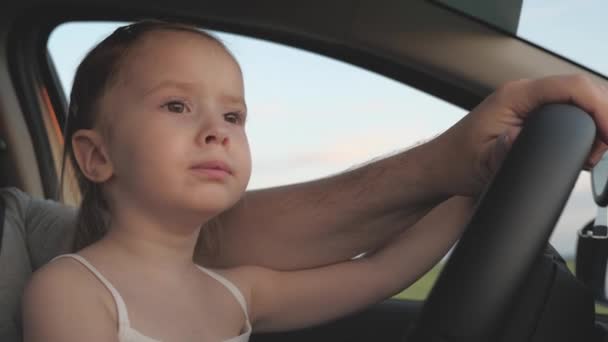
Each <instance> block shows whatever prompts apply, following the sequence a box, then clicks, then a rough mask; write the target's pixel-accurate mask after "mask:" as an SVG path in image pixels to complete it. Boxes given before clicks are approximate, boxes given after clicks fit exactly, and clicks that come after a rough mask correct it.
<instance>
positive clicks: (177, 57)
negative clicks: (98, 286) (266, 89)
mask: <svg viewBox="0 0 608 342" xmlns="http://www.w3.org/2000/svg"><path fill="white" fill-rule="evenodd" d="M99 114H100V116H99V118H100V120H99V125H98V127H99V130H98V131H99V132H100V133H101V134H100V135H101V136H102V137H103V139H102V141H103V145H104V146H105V148H106V153H107V156H108V159H109V161H108V162H109V163H111V167H112V175H111V176H110V177H109V178H108V180H107V181H106V182H105V184H104V189H105V192H106V196H109V197H108V198H109V199H110V203H116V204H117V205H128V206H133V205H136V206H140V207H141V206H145V207H146V208H147V210H153V211H152V212H153V213H161V212H162V211H167V210H169V211H172V212H176V211H177V212H180V214H184V215H189V214H193V213H194V214H195V215H201V214H202V215H204V217H208V216H209V215H215V214H217V213H219V212H221V211H223V210H225V209H227V208H229V207H230V206H232V205H233V204H235V203H236V202H237V201H238V199H239V198H240V197H241V195H242V194H243V192H244V191H245V188H246V185H247V182H248V181H249V176H250V173H251V158H250V152H249V145H248V142H247V136H246V134H245V126H244V124H245V116H246V107H245V98H244V89H243V79H242V75H241V71H240V68H239V66H238V64H237V63H236V61H235V60H234V59H233V58H232V57H231V56H230V55H229V54H228V52H226V51H225V50H224V48H223V47H221V46H220V45H219V44H218V43H217V42H214V41H212V40H209V39H206V38H204V37H201V36H199V35H197V34H195V33H191V32H179V31H158V32H151V33H148V34H146V36H145V37H143V39H142V40H141V41H140V42H138V43H137V45H136V46H135V47H134V48H133V49H132V50H130V52H129V53H128V55H127V56H126V58H125V59H124V60H123V63H122V64H121V65H120V67H119V70H118V74H117V75H116V77H115V78H114V80H113V81H112V82H111V85H110V86H109V87H108V90H107V91H106V93H105V94H104V96H103V97H102V98H101V99H100V102H99Z"/></svg>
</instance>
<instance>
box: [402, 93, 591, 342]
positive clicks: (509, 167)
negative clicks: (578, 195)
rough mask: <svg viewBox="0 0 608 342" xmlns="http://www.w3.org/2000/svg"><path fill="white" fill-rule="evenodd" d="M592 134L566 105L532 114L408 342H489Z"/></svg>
mask: <svg viewBox="0 0 608 342" xmlns="http://www.w3.org/2000/svg"><path fill="white" fill-rule="evenodd" d="M595 133H596V132H595V124H594V122H593V120H592V119H591V117H590V116H589V115H588V114H586V113H585V112H584V111H582V110H581V109H579V108H577V107H574V106H572V105H564V104H553V105H546V106H544V107H541V108H539V109H537V110H535V112H534V113H531V114H530V116H529V118H528V119H527V120H526V123H525V126H524V128H523V129H522V131H521V133H520V134H519V136H518V138H517V139H516V141H515V142H514V143H513V146H512V148H511V151H510V152H509V154H508V155H507V157H506V158H505V161H504V162H503V164H502V166H501V168H500V170H498V172H497V173H496V175H495V177H494V179H493V180H492V181H491V182H490V184H489V185H488V187H487V188H486V191H485V192H484V194H483V195H482V196H481V198H480V200H479V202H478V204H477V208H476V211H475V213H474V214H473V216H472V218H471V220H470V221H469V224H468V226H467V228H466V229H465V231H464V233H463V234H462V237H461V239H460V241H459V242H458V245H457V246H456V247H455V248H454V250H453V253H452V255H451V257H450V259H449V260H448V262H447V263H446V265H445V266H444V268H443V270H442V272H441V274H440V276H439V278H438V279H437V281H436V283H435V285H434V286H433V289H432V290H431V293H430V294H429V296H428V298H427V300H426V302H425V303H424V305H423V308H422V311H421V313H420V315H419V317H418V319H417V321H416V322H415V324H414V326H413V329H412V330H411V333H410V334H409V336H408V339H407V341H414V342H422V341H437V342H438V341H442V342H448V341H468V342H475V341H479V342H481V341H491V340H493V337H494V335H495V334H496V333H497V332H498V331H499V329H500V322H501V320H502V319H503V318H504V316H505V314H506V313H507V311H508V309H509V308H510V305H509V304H510V303H512V302H513V301H514V300H515V298H516V294H517V291H518V289H519V287H520V286H521V285H522V284H523V282H524V280H525V278H526V277H527V275H528V273H529V272H530V270H531V269H532V266H533V264H534V261H535V260H537V258H538V257H539V256H540V255H541V253H542V251H543V249H544V247H545V246H546V243H547V241H548V239H549V237H550V235H551V232H552V231H553V228H554V226H555V223H556V222H557V219H558V218H559V214H560V213H561V211H562V209H563V207H564V205H565V203H566V201H567V199H568V196H569V194H570V192H571V190H572V188H573V187H574V184H575V182H576V179H577V176H578V174H579V172H580V171H581V169H582V167H583V164H584V162H585V160H586V158H587V156H588V155H589V152H590V150H591V147H592V144H593V141H594V139H595ZM471 265H476V266H474V267H471Z"/></svg>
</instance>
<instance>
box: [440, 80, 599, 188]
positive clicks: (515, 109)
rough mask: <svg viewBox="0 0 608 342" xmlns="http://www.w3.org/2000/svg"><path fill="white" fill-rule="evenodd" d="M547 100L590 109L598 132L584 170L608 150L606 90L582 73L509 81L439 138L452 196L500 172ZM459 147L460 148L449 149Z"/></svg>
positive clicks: (484, 182)
mask: <svg viewBox="0 0 608 342" xmlns="http://www.w3.org/2000/svg"><path fill="white" fill-rule="evenodd" d="M549 103H569V104H575V105H577V106H579V107H580V108H581V109H583V110H585V111H586V112H587V113H589V114H590V115H591V116H592V117H593V119H594V121H595V123H596V126H597V129H598V135H597V139H596V141H595V143H594V146H593V149H592V151H591V153H590V155H589V157H588V160H587V163H586V166H585V168H586V169H589V168H591V167H592V166H593V165H595V163H597V161H598V160H599V159H600V158H601V156H602V154H603V152H604V151H606V149H608V145H607V143H608V90H607V89H606V87H605V86H604V85H600V84H597V83H595V82H593V81H591V79H589V78H587V77H584V76H581V75H562V76H551V77H546V78H541V79H535V80H527V79H524V80H518V81H513V82H509V83H506V84H505V85H503V86H502V87H500V88H499V89H498V90H496V91H495V92H494V93H493V94H491V95H490V96H488V97H487V98H486V99H485V100H484V101H483V102H481V103H480V104H479V105H478V106H477V107H476V108H474V109H473V111H471V112H470V113H469V114H468V115H466V116H465V117H464V118H463V119H462V120H461V121H459V122H458V123H457V124H456V125H454V126H453V127H452V128H450V129H449V130H448V131H446V132H445V133H444V134H442V135H441V136H440V137H438V139H437V140H438V141H441V142H442V144H441V143H440V145H442V146H444V152H443V154H444V155H445V156H446V158H447V159H448V160H447V162H448V163H449V164H446V165H449V166H450V168H451V170H452V172H451V174H452V177H448V178H449V180H451V185H446V186H451V187H452V189H451V190H452V191H453V193H454V194H458V195H467V196H476V195H478V194H479V193H480V192H481V191H482V190H483V188H484V186H485V185H486V184H487V183H488V181H489V180H490V179H491V177H492V176H493V175H494V173H495V172H496V171H497V169H498V167H499V166H500V163H501V162H502V160H503V159H504V157H505V156H506V154H507V152H508V150H509V149H510V147H511V145H512V143H513V141H514V140H515V138H516V137H517V135H518V134H519V132H520V131H521V128H522V126H523V124H524V121H525V119H526V117H527V116H528V115H529V114H530V113H531V112H532V111H533V110H534V109H536V108H538V107H540V106H541V105H544V104H549ZM453 148H457V149H458V150H457V151H451V152H450V151H448V149H453Z"/></svg>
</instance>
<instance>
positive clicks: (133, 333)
mask: <svg viewBox="0 0 608 342" xmlns="http://www.w3.org/2000/svg"><path fill="white" fill-rule="evenodd" d="M64 257H68V258H72V259H74V260H76V261H78V262H80V263H81V264H82V265H83V266H85V267H86V268H87V269H88V270H89V271H91V273H93V274H94V275H95V276H96V277H97V279H99V281H101V283H102V284H103V285H105V287H106V288H107V289H108V291H110V293H111V294H112V298H114V302H115V303H116V312H117V314H118V341H119V342H162V341H160V340H157V339H154V338H151V337H148V336H146V335H144V334H142V333H140V332H139V331H137V330H135V329H133V328H131V325H130V323H129V315H128V313H127V305H126V304H125V302H124V300H123V299H122V297H121V296H120V293H118V291H117V290H116V288H115V287H114V286H113V285H112V284H111V283H110V282H109V281H108V280H107V279H106V278H105V277H104V276H103V275H102V274H101V273H100V272H99V271H98V270H97V269H96V268H95V267H94V266H93V265H91V263H89V262H88V261H87V260H86V259H85V258H83V257H82V256H80V255H78V254H63V255H60V256H57V257H55V258H54V259H53V260H55V259H58V258H64ZM53 260H51V261H53ZM196 266H197V267H198V268H199V269H200V270H201V271H203V272H205V273H207V274H208V275H209V276H210V277H212V278H213V279H215V280H217V281H219V282H220V283H221V284H222V285H224V286H225V287H226V288H227V289H228V291H230V293H232V295H233V296H234V297H235V298H236V300H237V302H239V304H240V305H241V308H242V309H243V312H244V313H245V331H244V332H243V333H242V334H241V335H238V336H235V337H233V338H230V339H228V340H226V341H224V342H247V341H249V336H250V335H251V323H250V322H249V315H248V314H247V303H246V302H245V297H244V296H243V294H242V293H241V291H239V289H238V288H237V287H236V286H235V285H234V284H233V283H232V282H230V281H229V280H228V279H226V278H224V277H222V276H221V275H219V274H217V273H215V272H213V271H211V270H208V269H206V268H204V267H201V266H199V265H196Z"/></svg>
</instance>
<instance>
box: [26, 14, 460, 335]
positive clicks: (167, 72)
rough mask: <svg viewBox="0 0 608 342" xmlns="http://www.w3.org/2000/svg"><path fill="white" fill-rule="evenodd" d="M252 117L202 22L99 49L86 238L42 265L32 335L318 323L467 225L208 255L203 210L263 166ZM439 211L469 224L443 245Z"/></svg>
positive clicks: (366, 297) (84, 87)
mask: <svg viewBox="0 0 608 342" xmlns="http://www.w3.org/2000/svg"><path fill="white" fill-rule="evenodd" d="M246 117H247V108H246V105H245V99H244V91H243V80H242V75H241V71H240V68H239V65H238V64H237V62H236V61H235V59H234V58H233V57H232V55H231V54H230V53H229V52H228V51H227V49H226V48H225V47H224V46H223V45H222V44H221V43H220V42H219V41H218V40H216V39H215V38H213V37H212V36H210V35H208V34H206V33H204V32H201V31H199V30H198V29H196V28H195V27H190V26H186V25H181V24H171V23H163V22H140V23H136V24H133V25H129V26H125V27H122V28H119V29H117V30H116V31H115V32H114V33H113V34H112V35H110V36H109V37H107V38H106V39H105V40H104V41H102V42H101V43H100V44H99V45H97V46H96V47H95V48H94V49H93V50H92V51H91V52H89V54H88V55H87V56H86V57H85V59H84V60H83V61H82V63H81V64H80V66H79V68H78V70H77V73H76V76H75V80H74V85H73V89H72V94H71V102H70V112H69V123H68V128H67V132H66V136H67V140H66V142H67V144H66V146H67V148H66V150H67V153H68V156H69V158H70V160H71V162H72V164H73V166H74V168H75V170H76V172H77V179H78V183H79V186H80V189H81V192H82V194H83V202H82V207H81V209H80V213H79V222H78V233H77V236H76V239H75V240H74V250H75V251H76V254H68V255H63V256H60V257H58V258H56V259H55V260H54V261H52V262H50V263H49V264H48V265H46V266H45V267H44V268H42V269H41V270H39V271H38V272H36V274H35V275H34V276H33V277H32V280H31V282H30V283H29V285H28V287H27V289H26V292H25V295H24V311H23V315H24V337H25V340H26V341H90V342H95V341H104V342H105V341H160V340H163V341H247V340H248V338H249V336H250V334H251V332H252V328H253V329H255V330H256V331H276V330H289V329H296V328H301V327H305V326H309V325H313V324H318V323H320V322H324V321H327V320H330V319H334V318H337V317H339V316H342V315H345V314H348V313H351V312H354V311H356V310H358V309H362V308H364V307H365V306H367V305H370V304H372V303H375V302H378V301H380V300H383V299H385V298H387V297H389V296H391V295H393V294H396V293H398V292H399V291H400V290H402V289H403V288H405V287H407V286H408V285H409V284H411V283H412V282H413V281H414V280H415V279H416V278H418V277H419V276H420V275H421V274H422V273H423V272H424V271H425V270H426V269H427V268H428V265H422V264H419V263H417V262H416V260H415V258H414V257H413V256H416V255H420V253H434V255H437V258H439V257H440V256H441V255H442V252H443V251H445V250H447V248H448V245H449V244H450V242H452V241H454V240H455V239H456V237H457V236H458V234H459V233H460V229H459V228H458V227H460V226H462V223H463V222H464V221H465V220H466V217H464V216H463V217H451V218H450V219H449V220H446V219H445V218H444V219H443V220H442V219H437V218H439V217H441V215H438V216H437V217H435V218H430V217H427V218H426V219H423V220H422V221H420V222H419V223H418V224H417V225H416V226H414V227H412V228H410V229H408V230H407V231H405V232H404V233H402V234H401V236H400V237H399V239H397V240H396V241H393V242H391V243H390V244H387V245H386V247H385V248H383V249H381V250H379V251H376V252H375V253H373V254H370V255H368V256H366V257H363V258H358V259H354V260H352V261H349V262H345V263H340V264H335V265H330V266H326V267H322V268H316V269H310V270H302V271H294V272H278V271H273V270H270V269H264V268H261V267H257V266H242V267H238V268H233V269H216V270H210V269H206V268H203V267H201V266H199V265H197V264H195V263H194V261H193V260H192V256H193V252H194V249H195V247H197V241H198V236H199V232H200V230H201V227H202V224H203V223H206V222H209V220H211V219H212V218H213V217H214V216H216V215H218V214H219V213H220V212H222V211H224V210H226V209H228V208H230V207H231V206H232V205H233V204H235V203H236V202H237V201H238V200H239V198H240V197H241V195H242V194H243V193H244V191H245V188H246V185H247V182H248V180H249V176H250V171H251V161H250V154H249V146H248V143H247V137H246V135H245V122H246ZM280 124H281V121H280V120H278V121H277V126H278V127H280V126H279V125H280ZM280 143H281V142H280V141H277V144H280ZM462 203H464V202H458V203H457V204H455V205H462ZM449 205H450V204H449V203H448V204H446V206H449ZM452 209H453V208H451V209H450V210H449V212H462V213H464V212H466V211H465V210H452ZM431 224H433V225H442V224H443V225H447V224H449V225H453V226H455V227H457V228H455V229H451V230H447V231H450V232H451V233H452V234H453V236H452V238H451V239H445V238H444V239H442V241H447V240H449V241H447V242H446V243H444V244H441V243H438V244H434V245H430V246H429V245H428V244H426V243H421V241H428V240H429V239H432V237H429V235H432V234H435V233H434V232H437V231H443V234H445V232H446V230H445V229H443V230H441V229H437V230H431V229H426V230H425V229H424V226H428V225H431ZM202 229H206V228H205V226H203V228H202ZM198 247H199V248H201V246H198ZM202 248H204V247H202ZM336 248H339V246H336Z"/></svg>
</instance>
